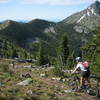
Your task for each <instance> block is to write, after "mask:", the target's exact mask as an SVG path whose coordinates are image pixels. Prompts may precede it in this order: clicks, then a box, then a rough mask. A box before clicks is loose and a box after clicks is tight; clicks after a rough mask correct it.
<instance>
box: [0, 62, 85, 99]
mask: <svg viewBox="0 0 100 100" xmlns="http://www.w3.org/2000/svg"><path fill="white" fill-rule="evenodd" d="M0 62H2V64H1V65H0V83H2V84H3V85H2V86H0V100H10V99H11V98H12V100H14V98H16V99H18V100H85V99H86V96H85V95H84V94H81V93H65V92H64V90H67V89H70V88H69V87H68V86H67V84H66V82H62V81H57V80H52V77H58V76H56V75H55V74H54V71H53V69H49V68H32V69H30V68H17V69H15V71H14V72H13V73H12V74H10V73H9V67H8V64H9V63H11V61H6V62H5V61H0ZM18 65H20V64H18ZM24 65H25V64H24ZM3 67H5V68H6V69H5V68H3ZM26 73H29V74H30V75H31V78H32V80H33V83H31V84H29V85H28V86H17V85H16V84H17V83H19V82H21V81H23V80H25V79H27V78H25V77H21V74H26ZM40 74H45V76H40Z"/></svg>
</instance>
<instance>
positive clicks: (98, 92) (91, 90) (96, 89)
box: [67, 72, 100, 97]
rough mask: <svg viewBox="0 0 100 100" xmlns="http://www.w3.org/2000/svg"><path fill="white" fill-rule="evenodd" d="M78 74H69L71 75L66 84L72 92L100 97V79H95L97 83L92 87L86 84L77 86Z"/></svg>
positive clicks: (78, 81) (78, 82)
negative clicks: (80, 86)
mask: <svg viewBox="0 0 100 100" xmlns="http://www.w3.org/2000/svg"><path fill="white" fill-rule="evenodd" d="M79 76H80V74H79V72H76V73H75V74H71V76H70V77H69V78H68V80H67V85H68V86H69V87H70V88H71V90H72V91H73V92H84V93H86V94H89V95H91V96H96V97H100V83H99V82H100V81H97V83H96V84H95V85H93V86H92V87H90V86H89V85H88V84H85V85H84V86H83V87H82V88H79V84H80V78H79Z"/></svg>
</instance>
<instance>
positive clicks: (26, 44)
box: [0, 19, 56, 53]
mask: <svg viewBox="0 0 100 100" xmlns="http://www.w3.org/2000/svg"><path fill="white" fill-rule="evenodd" d="M53 26H55V23H54V22H49V21H45V20H40V19H35V20H32V21H30V22H28V23H21V22H16V21H12V20H6V21H4V22H2V23H1V24H0V37H2V38H4V39H7V40H9V41H12V42H13V43H15V44H17V45H19V46H20V47H21V48H25V49H27V50H28V51H29V52H30V51H31V53H33V52H34V51H37V49H36V48H38V44H39V42H40V41H43V42H44V43H45V45H46V46H47V47H49V48H51V51H52V48H54V45H53V46H52V45H51V44H52V42H54V43H53V44H55V43H56V42H55V39H56V37H55V36H56V34H55V30H54V27H53ZM34 45H35V46H34ZM36 45H37V46H36ZM50 46H51V47H50Z"/></svg>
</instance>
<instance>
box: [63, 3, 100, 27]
mask: <svg viewBox="0 0 100 100" xmlns="http://www.w3.org/2000/svg"><path fill="white" fill-rule="evenodd" d="M62 22H63V23H67V24H73V23H75V24H77V25H83V26H85V27H87V28H89V29H95V28H96V27H98V26H100V23H99V22H100V2H99V1H96V2H94V3H93V4H91V5H90V6H89V7H88V8H86V9H85V10H83V11H81V12H78V13H75V14H73V15H71V16H69V17H68V18H66V19H64V20H63V21H62Z"/></svg>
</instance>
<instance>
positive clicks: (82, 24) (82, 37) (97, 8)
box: [55, 1, 100, 54]
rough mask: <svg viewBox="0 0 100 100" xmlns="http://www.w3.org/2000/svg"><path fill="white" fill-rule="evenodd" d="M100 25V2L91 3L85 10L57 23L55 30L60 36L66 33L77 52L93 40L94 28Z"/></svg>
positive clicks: (72, 47)
mask: <svg viewBox="0 0 100 100" xmlns="http://www.w3.org/2000/svg"><path fill="white" fill-rule="evenodd" d="M97 27H100V3H99V2H98V1H96V2H94V3H93V4H91V5H90V6H89V7H88V8H86V9H85V10H83V11H81V12H78V13H75V14H73V15H71V16H69V17H67V18H66V19H64V20H63V21H61V22H59V23H57V25H56V26H55V30H56V32H57V35H58V38H60V37H61V35H63V34H66V35H67V36H68V39H69V47H70V48H71V51H74V52H75V54H77V53H79V52H81V51H80V48H81V46H83V45H85V44H87V43H88V42H89V41H91V37H92V36H93V34H94V33H93V32H92V31H93V30H95V29H96V28H97Z"/></svg>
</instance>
